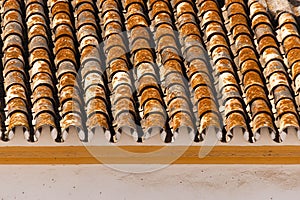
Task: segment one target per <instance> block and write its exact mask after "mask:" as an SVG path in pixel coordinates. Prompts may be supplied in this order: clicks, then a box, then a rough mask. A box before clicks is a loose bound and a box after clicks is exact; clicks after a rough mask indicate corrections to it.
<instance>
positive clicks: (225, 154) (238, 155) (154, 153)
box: [0, 146, 300, 164]
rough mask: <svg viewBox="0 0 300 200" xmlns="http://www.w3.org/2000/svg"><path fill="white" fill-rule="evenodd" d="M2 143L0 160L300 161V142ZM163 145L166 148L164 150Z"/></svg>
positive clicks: (157, 162)
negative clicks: (206, 145) (203, 150)
mask: <svg viewBox="0 0 300 200" xmlns="http://www.w3.org/2000/svg"><path fill="white" fill-rule="evenodd" d="M201 148H203V147H200V146H189V147H185V146H168V147H167V148H166V147H165V146H161V147H158V146H147V147H145V146H122V147H116V146H90V147H85V146H59V147H54V146H53V147H33V146H20V147H17V146H16V147H0V164H99V163H102V164H171V163H174V164H300V146H215V147H212V150H211V151H210V152H209V153H208V154H207V155H206V156H204V157H203V158H199V150H200V149H201ZM161 149H163V150H161Z"/></svg>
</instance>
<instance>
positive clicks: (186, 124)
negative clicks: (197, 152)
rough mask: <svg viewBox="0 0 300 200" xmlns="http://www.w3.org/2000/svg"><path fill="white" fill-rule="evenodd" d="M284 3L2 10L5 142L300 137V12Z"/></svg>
mask: <svg viewBox="0 0 300 200" xmlns="http://www.w3.org/2000/svg"><path fill="white" fill-rule="evenodd" d="M274 5H275V3H274V2H271V1H269V0H266V1H261V0H249V1H243V0H225V1H215V0H197V1H192V0H172V1H166V0H150V1H143V0H122V1H117V0H97V1H96V0H72V1H68V0H49V1H47V5H46V4H45V1H43V0H26V1H20V0H18V1H16V0H5V1H2V2H1V3H0V7H1V26H2V28H1V31H2V32H1V40H2V46H1V48H2V49H1V50H2V55H3V56H2V65H3V68H2V69H1V71H2V76H3V78H4V82H3V86H2V85H0V88H1V89H0V91H1V90H3V95H0V99H1V101H3V103H1V104H0V116H1V117H0V121H1V122H2V124H3V130H2V131H3V133H2V139H3V140H9V139H12V137H13V135H14V133H15V132H16V129H21V130H23V133H24V134H25V138H26V139H27V140H28V141H36V140H37V139H39V137H40V135H41V134H42V132H43V129H44V128H45V130H46V129H47V130H49V129H50V131H51V135H52V137H53V139H54V140H56V141H57V142H62V141H65V140H66V139H67V135H68V134H69V132H72V131H73V130H75V131H77V133H78V136H79V139H80V140H82V141H91V140H92V136H93V135H94V134H95V133H96V132H97V131H100V132H101V133H103V134H104V135H105V136H106V138H107V139H108V140H109V141H111V142H116V141H118V140H120V137H121V134H128V135H131V136H132V137H133V138H134V140H135V141H138V142H142V141H143V140H145V139H149V138H151V137H152V136H154V135H160V136H161V138H162V140H163V142H171V141H175V139H176V138H177V136H179V137H181V136H182V135H184V134H187V133H186V132H188V134H189V135H190V136H191V141H192V140H195V141H202V140H205V135H207V134H208V133H209V134H211V132H210V131H211V130H213V132H214V134H215V135H216V138H217V139H219V140H221V141H223V142H230V140H231V139H232V137H234V135H235V134H241V133H242V134H243V135H244V137H245V138H246V140H248V141H249V142H255V141H256V140H258V139H259V137H260V135H261V134H263V132H269V133H270V135H271V138H272V139H273V140H275V141H276V142H282V141H283V140H284V139H285V136H286V134H288V130H290V129H291V128H292V129H295V130H297V131H298V132H299V128H300V127H299V110H298V106H299V103H300V99H299V91H300V76H299V74H300V60H299V56H298V54H299V53H300V34H299V27H298V16H297V15H298V13H297V9H296V10H295V8H294V7H293V5H289V3H288V1H284V2H283V4H282V5H284V6H283V7H282V8H277V7H276V6H274ZM293 11H295V13H293ZM275 25H276V27H275ZM2 104H3V105H2ZM1 112H2V114H1ZM2 115H3V116H2ZM2 118H3V119H2ZM299 138H300V136H299Z"/></svg>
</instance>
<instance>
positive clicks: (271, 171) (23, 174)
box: [0, 165, 300, 200]
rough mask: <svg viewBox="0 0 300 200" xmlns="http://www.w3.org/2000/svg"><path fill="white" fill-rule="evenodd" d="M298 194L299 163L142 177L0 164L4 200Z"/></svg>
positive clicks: (188, 168)
mask: <svg viewBox="0 0 300 200" xmlns="http://www.w3.org/2000/svg"><path fill="white" fill-rule="evenodd" d="M127 167H130V169H134V167H135V166H127ZM122 169H124V168H122ZM299 195H300V166H299V165H289V166H279V165H271V166H263V165H171V166H168V167H165V168H163V169H160V170H157V171H154V172H150V173H140V174H133V173H125V172H120V171H117V170H115V169H111V168H110V167H107V166H104V165H65V166H63V165H52V166H50V165H33V166H30V165H25V166H22V165H16V166H10V165H2V166H0V197H1V198H0V199H5V200H7V199H31V200H34V199H43V200H46V199H51V200H53V199H86V200H87V199H127V200H131V199H151V200H154V199H172V200H173V199H223V200H224V199H243V200H246V199H251V200H254V199H255V200H256V199H285V200H286V199H299Z"/></svg>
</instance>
